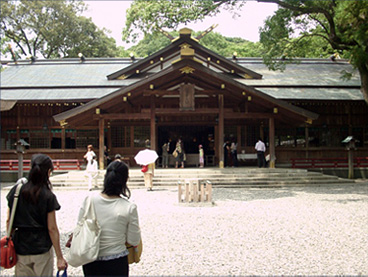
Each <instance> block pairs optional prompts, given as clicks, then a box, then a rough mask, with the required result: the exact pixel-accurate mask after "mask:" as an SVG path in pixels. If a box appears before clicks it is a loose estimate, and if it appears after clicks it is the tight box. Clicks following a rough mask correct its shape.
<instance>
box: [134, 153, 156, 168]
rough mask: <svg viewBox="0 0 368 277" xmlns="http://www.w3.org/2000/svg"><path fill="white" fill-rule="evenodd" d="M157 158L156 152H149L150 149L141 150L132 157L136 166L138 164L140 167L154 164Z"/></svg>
mask: <svg viewBox="0 0 368 277" xmlns="http://www.w3.org/2000/svg"><path fill="white" fill-rule="evenodd" d="M157 158H158V155H157V153H156V151H155V150H150V149H144V150H141V151H139V152H138V154H137V155H135V157H134V159H135V161H136V162H137V164H140V165H148V164H151V163H154V162H155V161H156V160H157Z"/></svg>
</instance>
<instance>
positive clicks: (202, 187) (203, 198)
mask: <svg viewBox="0 0 368 277" xmlns="http://www.w3.org/2000/svg"><path fill="white" fill-rule="evenodd" d="M205 197H206V192H205V191H204V183H202V184H201V202H204V201H205Z"/></svg>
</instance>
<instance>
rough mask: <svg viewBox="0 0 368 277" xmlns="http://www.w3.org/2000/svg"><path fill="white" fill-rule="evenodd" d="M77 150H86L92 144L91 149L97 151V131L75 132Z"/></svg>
mask: <svg viewBox="0 0 368 277" xmlns="http://www.w3.org/2000/svg"><path fill="white" fill-rule="evenodd" d="M76 142H77V148H86V147H87V145H89V144H92V146H93V148H95V149H98V147H99V143H98V129H97V130H77V139H76Z"/></svg>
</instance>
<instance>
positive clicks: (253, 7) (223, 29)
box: [83, 0, 277, 48]
mask: <svg viewBox="0 0 368 277" xmlns="http://www.w3.org/2000/svg"><path fill="white" fill-rule="evenodd" d="M84 2H85V3H86V4H87V5H88V11H87V12H84V14H83V15H84V16H86V17H91V18H92V20H93V22H94V23H95V24H96V25H97V26H98V27H99V28H106V29H108V30H110V31H111V33H110V34H108V35H109V36H111V37H113V38H114V39H115V40H116V44H117V45H118V46H124V47H125V48H129V47H130V46H132V44H130V45H129V44H126V43H125V42H123V41H122V38H121V37H122V36H121V32H122V30H123V28H124V25H125V15H126V10H127V9H128V8H129V7H130V4H131V3H132V1H126V0H124V1H122V0H120V1H86V0H85V1H84ZM276 10H277V5H276V4H271V3H258V2H257V1H248V2H247V3H246V4H245V6H243V7H242V9H241V10H239V11H237V13H238V14H239V15H240V16H234V14H233V13H231V12H229V11H225V10H224V11H222V12H221V13H220V14H218V15H217V16H216V17H208V18H206V19H205V20H204V21H203V22H197V23H191V24H188V25H182V26H180V27H179V29H181V28H184V27H187V28H190V29H192V30H193V31H196V32H197V31H204V30H206V29H207V28H209V27H211V26H212V25H213V24H218V26H217V27H216V28H215V29H214V30H213V32H218V33H220V34H222V35H223V36H227V37H240V38H243V39H246V40H250V41H253V42H256V41H259V31H258V29H259V27H260V26H263V22H264V20H265V19H266V18H267V17H268V16H271V15H273V13H274V12H275V11H276ZM165 31H172V30H168V29H165Z"/></svg>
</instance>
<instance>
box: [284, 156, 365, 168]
mask: <svg viewBox="0 0 368 277" xmlns="http://www.w3.org/2000/svg"><path fill="white" fill-rule="evenodd" d="M353 161H354V167H368V157H358V158H354V160H353ZM291 167H292V168H347V167H349V163H348V158H323V159H291Z"/></svg>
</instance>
